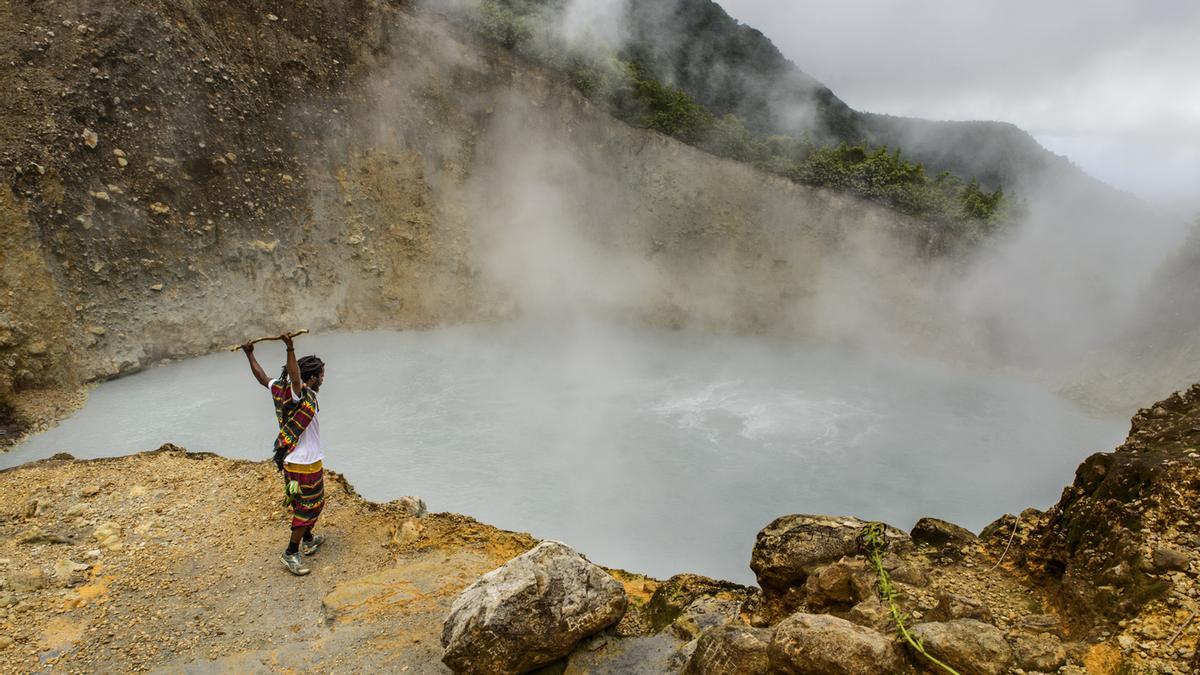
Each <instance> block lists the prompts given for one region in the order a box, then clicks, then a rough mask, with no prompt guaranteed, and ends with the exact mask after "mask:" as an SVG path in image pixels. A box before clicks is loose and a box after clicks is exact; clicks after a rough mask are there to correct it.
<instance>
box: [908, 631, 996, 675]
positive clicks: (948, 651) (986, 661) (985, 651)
mask: <svg viewBox="0 0 1200 675" xmlns="http://www.w3.org/2000/svg"><path fill="white" fill-rule="evenodd" d="M912 634H913V637H915V638H916V639H917V640H919V641H920V642H921V644H922V645H923V646H924V647H925V650H926V651H927V652H929V654H930V655H932V656H933V657H934V658H936V659H938V660H940V661H944V662H945V663H946V664H947V665H949V666H950V667H951V668H954V669H955V670H957V671H958V672H960V673H962V675H1004V673H1007V672H1008V668H1009V667H1010V666H1011V665H1012V662H1013V650H1012V647H1010V646H1009V644H1008V642H1007V641H1005V639H1004V633H1003V632H1001V631H1000V629H999V628H996V627H995V626H993V625H991V624H986V623H983V622H982V621H976V620H974V619H955V620H953V621H946V622H944V623H939V622H930V623H919V624H917V625H915V626H913V627H912Z"/></svg>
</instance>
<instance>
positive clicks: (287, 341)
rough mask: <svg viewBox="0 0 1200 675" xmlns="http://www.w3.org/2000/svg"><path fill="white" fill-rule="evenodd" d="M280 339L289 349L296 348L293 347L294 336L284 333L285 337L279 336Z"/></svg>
mask: <svg viewBox="0 0 1200 675" xmlns="http://www.w3.org/2000/svg"><path fill="white" fill-rule="evenodd" d="M279 339H280V340H282V341H283V344H285V345H287V348H288V349H293V348H294V346H293V345H292V336H291V335H288V334H287V333H284V334H283V335H280V336H279Z"/></svg>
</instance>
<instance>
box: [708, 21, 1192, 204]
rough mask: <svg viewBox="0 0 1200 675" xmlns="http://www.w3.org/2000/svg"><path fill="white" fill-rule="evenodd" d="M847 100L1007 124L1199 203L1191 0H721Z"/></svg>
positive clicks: (1116, 177)
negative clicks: (1077, 0) (1084, 0)
mask: <svg viewBox="0 0 1200 675" xmlns="http://www.w3.org/2000/svg"><path fill="white" fill-rule="evenodd" d="M717 2H718V3H719V4H720V5H721V6H722V7H724V8H725V10H726V11H727V12H728V13H729V14H730V15H731V16H733V17H734V18H736V19H738V20H740V21H742V22H743V23H746V24H749V25H751V26H753V27H755V28H757V29H759V30H760V31H762V32H763V33H764V34H766V36H767V37H769V38H770V39H771V40H772V41H773V42H774V43H775V45H776V46H777V47H778V48H779V49H780V51H782V52H783V54H784V55H785V56H786V57H788V58H789V59H791V60H792V61H794V62H795V63H796V65H797V66H799V67H800V68H801V69H802V70H804V71H806V72H807V73H809V74H810V75H812V76H814V77H816V78H817V79H818V80H821V81H822V82H824V83H825V84H826V85H828V86H829V87H830V88H831V89H833V92H834V93H835V94H836V95H838V96H839V97H840V98H841V99H842V100H844V101H845V102H846V103H848V104H849V105H850V106H851V107H853V108H856V109H858V110H865V111H870V112H880V113H890V114H893V115H909V116H915V117H925V118H931V119H953V120H967V119H984V120H988V119H990V120H1004V121H1007V122H1013V123H1014V124H1017V125H1018V126H1020V127H1022V128H1024V129H1025V130H1027V131H1029V132H1030V133H1031V134H1033V135H1034V137H1035V138H1037V139H1038V141H1040V142H1041V144H1042V145H1044V146H1045V147H1047V148H1049V149H1050V150H1052V151H1054V152H1057V153H1058V154H1062V155H1066V156H1068V157H1070V158H1071V159H1072V160H1073V161H1074V162H1075V163H1076V164H1078V165H1079V166H1081V167H1083V169H1084V170H1085V171H1087V172H1088V173H1091V174H1092V175H1094V176H1096V177H1098V178H1100V179H1102V180H1105V181H1107V182H1108V183H1110V184H1112V185H1115V186H1116V187H1119V188H1122V189H1125V190H1129V191H1131V192H1134V193H1136V194H1138V195H1140V196H1142V197H1144V198H1146V199H1147V200H1150V201H1152V202H1156V203H1172V204H1174V205H1176V206H1178V205H1180V203H1182V204H1184V205H1187V208H1191V209H1197V208H1200V1H1198V0H1088V1H1087V2H1066V1H1047V0H1040V1H1033V0H920V1H913V0H842V1H835V0H827V1H816V0H717Z"/></svg>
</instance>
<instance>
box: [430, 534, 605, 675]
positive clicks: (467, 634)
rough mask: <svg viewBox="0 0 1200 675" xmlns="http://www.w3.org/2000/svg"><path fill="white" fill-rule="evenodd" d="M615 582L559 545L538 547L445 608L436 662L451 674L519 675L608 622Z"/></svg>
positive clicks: (548, 543) (567, 649)
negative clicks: (442, 650) (440, 650)
mask: <svg viewBox="0 0 1200 675" xmlns="http://www.w3.org/2000/svg"><path fill="white" fill-rule="evenodd" d="M626 604H627V599H626V597H625V589H624V587H623V586H621V584H620V582H618V581H617V580H616V579H614V578H612V577H611V576H609V574H608V573H607V572H605V571H604V570H603V569H601V568H600V567H599V566H597V565H594V564H592V563H591V562H588V560H587V559H585V558H584V557H583V556H581V555H580V554H579V553H577V552H576V551H575V550H574V549H572V548H571V547H570V546H567V545H566V544H562V543H559V542H556V541H545V542H542V543H541V544H538V545H537V546H535V547H534V548H533V549H531V550H529V551H526V552H525V553H522V554H521V555H519V556H517V557H516V558H513V559H512V560H510V561H508V562H507V563H505V564H504V565H503V566H501V567H499V568H497V569H495V570H492V571H491V572H488V573H487V574H485V575H483V576H482V577H481V578H480V579H479V580H478V581H476V582H475V583H473V584H471V585H470V586H468V587H467V588H466V590H464V591H463V592H462V593H461V594H460V595H459V596H458V598H457V599H456V600H455V601H454V604H453V605H452V606H451V608H450V615H449V616H448V617H447V618H446V623H445V625H444V627H443V629H442V646H443V647H445V648H446V652H445V654H444V655H443V656H442V662H443V663H445V664H446V665H447V666H449V667H450V668H451V669H452V670H454V671H455V672H459V673H522V672H525V671H528V670H531V669H533V668H536V667H538V666H541V665H544V664H547V663H550V662H551V661H554V660H556V659H559V658H562V657H563V656H566V655H567V654H568V653H570V651H571V650H572V649H573V648H574V647H575V645H576V644H577V643H578V642H579V641H580V640H582V639H583V638H585V637H587V636H589V635H592V634H593V633H596V632H598V631H600V630H603V629H604V628H606V627H608V626H610V625H612V624H614V623H616V622H617V621H619V620H620V618H621V616H622V615H624V613H625V607H626Z"/></svg>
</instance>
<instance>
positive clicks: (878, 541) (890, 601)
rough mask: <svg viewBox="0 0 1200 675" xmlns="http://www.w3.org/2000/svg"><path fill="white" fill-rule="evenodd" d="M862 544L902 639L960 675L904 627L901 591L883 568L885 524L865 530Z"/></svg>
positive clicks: (921, 653)
mask: <svg viewBox="0 0 1200 675" xmlns="http://www.w3.org/2000/svg"><path fill="white" fill-rule="evenodd" d="M862 542H863V545H864V546H865V547H866V549H867V557H868V558H869V559H870V560H871V565H872V566H873V567H874V568H875V573H876V574H877V575H878V576H879V597H880V598H882V599H883V601H884V602H886V603H887V606H888V610H889V611H890V612H891V615H892V622H893V623H895V624H896V630H897V632H899V633H900V638H901V639H903V640H904V641H905V642H907V643H908V646H909V647H912V648H913V650H914V651H916V652H917V653H918V654H920V655H921V656H923V657H925V658H926V659H927V660H928V661H929V662H930V663H932V664H933V665H935V666H937V667H938V668H939V669H940V670H942V671H943V672H947V673H950V674H951V675H959V673H958V671H957V670H955V669H953V668H951V667H950V666H948V665H946V664H945V663H942V662H941V661H939V660H937V659H936V658H934V657H933V656H932V655H930V654H929V652H927V651H925V645H923V644H921V641H920V640H918V639H916V638H914V637H913V636H912V633H909V632H908V628H907V627H906V626H905V625H904V621H905V617H904V613H903V612H901V611H900V605H899V604H897V603H896V596H897V595H899V591H897V590H896V587H895V586H893V585H892V578H891V577H890V576H889V575H888V572H887V570H886V569H884V567H883V554H884V553H885V552H886V551H887V541H886V540H885V539H884V538H883V523H870V524H868V525H867V526H866V527H865V528H864V529H863V532H862Z"/></svg>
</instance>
